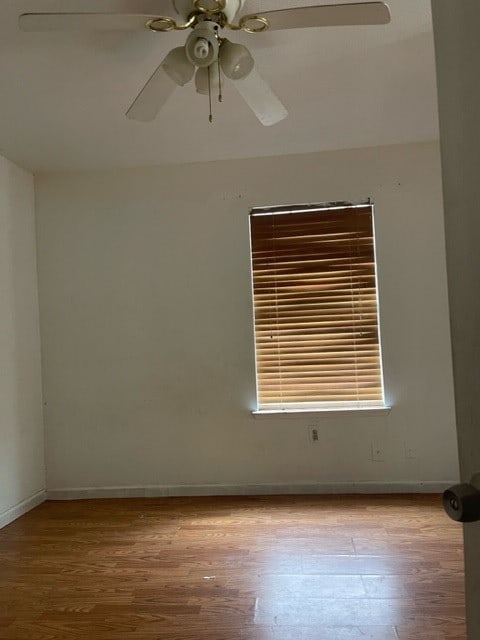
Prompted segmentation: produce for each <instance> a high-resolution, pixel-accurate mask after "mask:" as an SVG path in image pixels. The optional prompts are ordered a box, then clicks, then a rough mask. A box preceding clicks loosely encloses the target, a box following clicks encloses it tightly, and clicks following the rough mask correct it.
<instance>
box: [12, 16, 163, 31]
mask: <svg viewBox="0 0 480 640" xmlns="http://www.w3.org/2000/svg"><path fill="white" fill-rule="evenodd" d="M155 17H157V16H152V15H143V14H118V13H24V14H22V15H21V16H20V17H19V19H18V24H19V26H20V29H22V31H137V30H139V29H145V28H146V27H145V25H146V23H147V22H148V20H150V19H152V18H155Z"/></svg>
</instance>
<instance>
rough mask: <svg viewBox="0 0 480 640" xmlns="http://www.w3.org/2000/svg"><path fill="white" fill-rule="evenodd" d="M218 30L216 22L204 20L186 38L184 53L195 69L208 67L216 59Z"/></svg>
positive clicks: (218, 45)
mask: <svg viewBox="0 0 480 640" xmlns="http://www.w3.org/2000/svg"><path fill="white" fill-rule="evenodd" d="M218 29H219V26H218V24H217V23H216V22H213V21H210V20H204V21H203V22H200V23H199V24H197V26H196V27H195V28H194V29H193V31H192V33H191V34H190V35H189V36H188V39H187V43H186V45H185V52H186V54H187V58H188V59H189V60H190V62H191V63H192V64H194V65H195V66H196V67H209V66H210V65H211V64H213V63H214V62H215V60H217V59H218V50H219V47H220V42H219V40H218Z"/></svg>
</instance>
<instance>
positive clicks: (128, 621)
mask: <svg viewBox="0 0 480 640" xmlns="http://www.w3.org/2000/svg"><path fill="white" fill-rule="evenodd" d="M463 580H464V578H463V549H462V531H461V527H459V526H458V525H456V524H455V523H452V522H450V521H449V520H448V519H447V518H446V516H445V515H444V513H443V510H442V508H441V502H440V498H439V496H275V497H258V496H256V497H232V498H225V497H222V498H170V499H138V500H99V501H92V500H89V501H75V502H47V503H44V504H43V505H41V506H40V507H38V508H37V509H35V510H33V511H32V512H30V513H28V514H26V515H25V516H23V517H22V518H20V519H19V520H17V521H16V522H14V523H12V524H11V525H9V526H8V527H5V528H4V529H2V530H1V531H0V640H84V639H85V638H88V639H89V640H119V639H120V640H207V639H208V640H360V639H361V640H465V637H466V636H465V614H464V586H463Z"/></svg>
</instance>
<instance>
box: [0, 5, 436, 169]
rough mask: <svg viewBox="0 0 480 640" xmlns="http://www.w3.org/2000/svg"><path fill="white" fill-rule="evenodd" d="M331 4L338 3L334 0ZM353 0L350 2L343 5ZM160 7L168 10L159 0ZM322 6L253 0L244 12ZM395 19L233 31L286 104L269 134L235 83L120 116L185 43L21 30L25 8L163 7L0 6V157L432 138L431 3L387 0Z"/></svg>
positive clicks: (69, 164) (238, 152)
mask: <svg viewBox="0 0 480 640" xmlns="http://www.w3.org/2000/svg"><path fill="white" fill-rule="evenodd" d="M334 1H335V0H330V3H333V2H334ZM343 1H345V0H343ZM161 4H164V3H163V2H161ZM309 4H310V5H314V4H318V1H317V2H316V1H315V0H247V6H246V9H247V10H248V11H249V12H251V11H255V10H260V9H274V8H283V7H288V6H304V5H309ZM389 5H390V9H391V13H392V23H391V24H390V25H387V26H375V27H342V28H326V29H302V30H291V31H284V32H272V33H266V34H259V35H248V34H243V33H242V34H237V33H233V32H231V34H230V36H229V37H230V39H231V40H236V41H242V42H244V43H245V44H247V45H248V46H249V47H250V49H251V50H252V52H253V53H254V56H255V59H256V63H257V69H258V70H259V71H260V73H261V74H262V75H263V76H264V77H265V78H266V79H267V80H268V81H269V82H270V84H271V86H272V87H273V89H274V91H275V92H276V93H277V94H278V96H279V97H280V98H281V99H282V101H283V102H284V103H285V105H286V106H287V108H288V110H289V112H290V115H289V117H288V118H287V120H285V121H283V122H281V123H280V124H278V125H275V126H274V127H269V128H265V127H262V125H260V124H259V123H258V121H257V120H256V119H255V117H254V116H253V114H252V113H251V112H250V110H249V109H248V107H246V105H245V104H244V103H243V102H242V100H241V98H240V95H239V94H238V93H237V92H236V90H235V89H234V87H233V86H232V85H231V84H228V86H227V88H226V92H225V93H226V95H225V101H224V103H223V104H222V105H215V107H214V108H215V122H214V124H213V125H211V124H209V122H208V105H207V99H206V98H205V97H203V96H199V95H197V94H196V93H195V91H194V88H193V86H192V85H188V86H186V87H184V88H182V89H180V88H179V89H177V90H176V93H175V94H174V96H173V98H172V99H171V100H170V102H169V103H168V105H167V107H166V108H165V109H164V110H163V111H162V112H161V114H160V116H159V117H158V119H157V120H156V121H155V122H154V123H151V124H142V123H137V122H133V121H130V120H127V119H126V118H125V117H124V113H125V111H126V109H127V108H128V106H129V104H130V103H131V101H132V100H133V98H134V97H135V96H136V94H137V93H138V91H139V89H140V88H141V87H142V86H143V84H144V83H145V81H146V79H147V78H148V77H149V75H150V74H151V73H152V71H153V70H154V69H155V68H156V66H157V65H158V64H159V62H160V61H161V60H162V58H163V56H164V55H165V54H166V53H167V52H168V51H169V49H171V48H173V47H174V46H179V45H180V44H183V42H184V40H185V38H186V34H185V33H182V32H176V33H175V32H174V33H167V34H154V33H149V32H145V33H143V32H141V33H138V34H133V35H131V34H128V35H127V34H124V33H122V34H119V33H108V34H107V33H92V34H90V33H89V34H81V33H75V34H72V33H67V34H65V33H49V34H43V33H42V34H38V33H22V32H20V31H19V29H18V26H17V19H18V15H19V14H20V13H23V12H25V11H36V10H42V11H43V10H45V11H58V10H72V11H75V10H77V11H78V10H81V11H87V10H93V11H105V12H108V11H116V10H117V11H119V10H122V11H130V12H142V13H143V12H145V13H150V12H151V13H156V11H155V8H156V7H158V6H159V5H158V0H157V2H155V0H143V1H142V0H2V2H1V3H0V152H1V153H2V154H4V155H6V156H7V157H9V158H10V159H12V160H14V161H15V162H17V163H18V164H20V165H22V166H24V167H26V168H29V169H31V170H34V171H48V170H71V169H99V168H113V167H130V166H144V165H156V164H163V163H169V162H175V163H180V162H191V161H207V160H222V159H229V158H245V157H254V156H269V155H280V154H287V153H304V152H310V151H319V150H327V149H344V148H354V147H364V146H374V145H382V144H394V143H402V142H414V141H419V140H428V139H434V138H437V137H438V122H437V108H436V87H435V65H434V52H433V36H432V25H431V12H430V0H390V1H389Z"/></svg>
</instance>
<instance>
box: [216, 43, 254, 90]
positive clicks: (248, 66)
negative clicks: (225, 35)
mask: <svg viewBox="0 0 480 640" xmlns="http://www.w3.org/2000/svg"><path fill="white" fill-rule="evenodd" d="M219 57H220V65H221V67H222V71H223V73H224V74H225V75H226V76H227V78H230V80H243V78H246V77H247V76H248V75H249V74H250V73H251V72H252V70H253V67H254V66H255V62H254V60H253V57H252V54H251V53H250V51H249V50H248V49H247V47H244V46H243V44H237V43H234V42H230V41H229V40H224V42H223V44H222V46H221V49H220V54H219Z"/></svg>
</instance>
